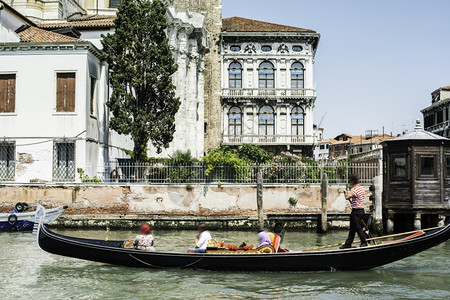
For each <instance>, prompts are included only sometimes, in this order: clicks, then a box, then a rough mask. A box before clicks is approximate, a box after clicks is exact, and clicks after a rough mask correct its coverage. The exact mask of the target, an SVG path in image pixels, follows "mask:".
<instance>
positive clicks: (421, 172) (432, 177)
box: [417, 154, 438, 179]
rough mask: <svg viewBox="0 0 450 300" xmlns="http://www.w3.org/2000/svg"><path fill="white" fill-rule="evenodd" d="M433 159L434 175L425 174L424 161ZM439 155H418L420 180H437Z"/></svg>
mask: <svg viewBox="0 0 450 300" xmlns="http://www.w3.org/2000/svg"><path fill="white" fill-rule="evenodd" d="M430 158H432V159H433V174H423V166H422V159H430ZM437 158H438V157H437V155H436V154H417V178H418V179H437V171H438V170H437V169H438V166H437Z"/></svg>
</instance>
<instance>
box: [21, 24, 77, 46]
mask: <svg viewBox="0 0 450 300" xmlns="http://www.w3.org/2000/svg"><path fill="white" fill-rule="evenodd" d="M17 34H18V35H19V37H20V40H21V42H25V43H42V42H84V41H83V40H81V39H77V38H73V37H70V36H65V35H62V34H59V33H55V32H51V31H47V30H44V29H40V28H37V27H28V28H26V29H24V30H22V31H20V32H19V33H17Z"/></svg>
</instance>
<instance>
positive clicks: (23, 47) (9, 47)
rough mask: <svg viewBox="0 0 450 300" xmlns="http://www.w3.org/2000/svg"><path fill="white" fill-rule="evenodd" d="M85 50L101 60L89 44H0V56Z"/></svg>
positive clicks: (100, 55)
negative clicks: (16, 53)
mask: <svg viewBox="0 0 450 300" xmlns="http://www.w3.org/2000/svg"><path fill="white" fill-rule="evenodd" d="M41 50H44V51H54V50H59V51H60V50H67V51H70V50H87V51H89V52H91V53H92V54H94V55H95V56H96V57H97V58H99V59H102V58H103V53H102V51H100V50H99V49H97V48H96V47H95V46H94V45H93V44H92V43H90V42H75V43H74V42H45V43H21V42H18V43H0V55H1V53H2V52H6V51H41Z"/></svg>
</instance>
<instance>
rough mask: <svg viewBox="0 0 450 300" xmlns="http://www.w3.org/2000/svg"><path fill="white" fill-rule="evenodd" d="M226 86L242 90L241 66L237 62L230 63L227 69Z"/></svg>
mask: <svg viewBox="0 0 450 300" xmlns="http://www.w3.org/2000/svg"><path fill="white" fill-rule="evenodd" d="M228 86H229V88H231V89H240V88H242V66H241V64H240V63H238V62H237V61H235V62H232V63H231V64H230V67H229V68H228Z"/></svg>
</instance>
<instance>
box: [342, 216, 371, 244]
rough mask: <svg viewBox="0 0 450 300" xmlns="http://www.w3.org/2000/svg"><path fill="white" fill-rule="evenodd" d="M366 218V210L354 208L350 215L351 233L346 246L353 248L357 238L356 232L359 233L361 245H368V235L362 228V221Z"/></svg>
mask: <svg viewBox="0 0 450 300" xmlns="http://www.w3.org/2000/svg"><path fill="white" fill-rule="evenodd" d="M363 216H364V208H354V209H352V213H351V214H350V232H349V233H348V238H347V240H346V241H345V245H346V246H351V245H352V243H353V240H354V238H355V232H357V233H358V236H359V239H360V240H361V243H367V241H366V235H365V234H364V231H363V229H362V226H361V219H362V217H363Z"/></svg>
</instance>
